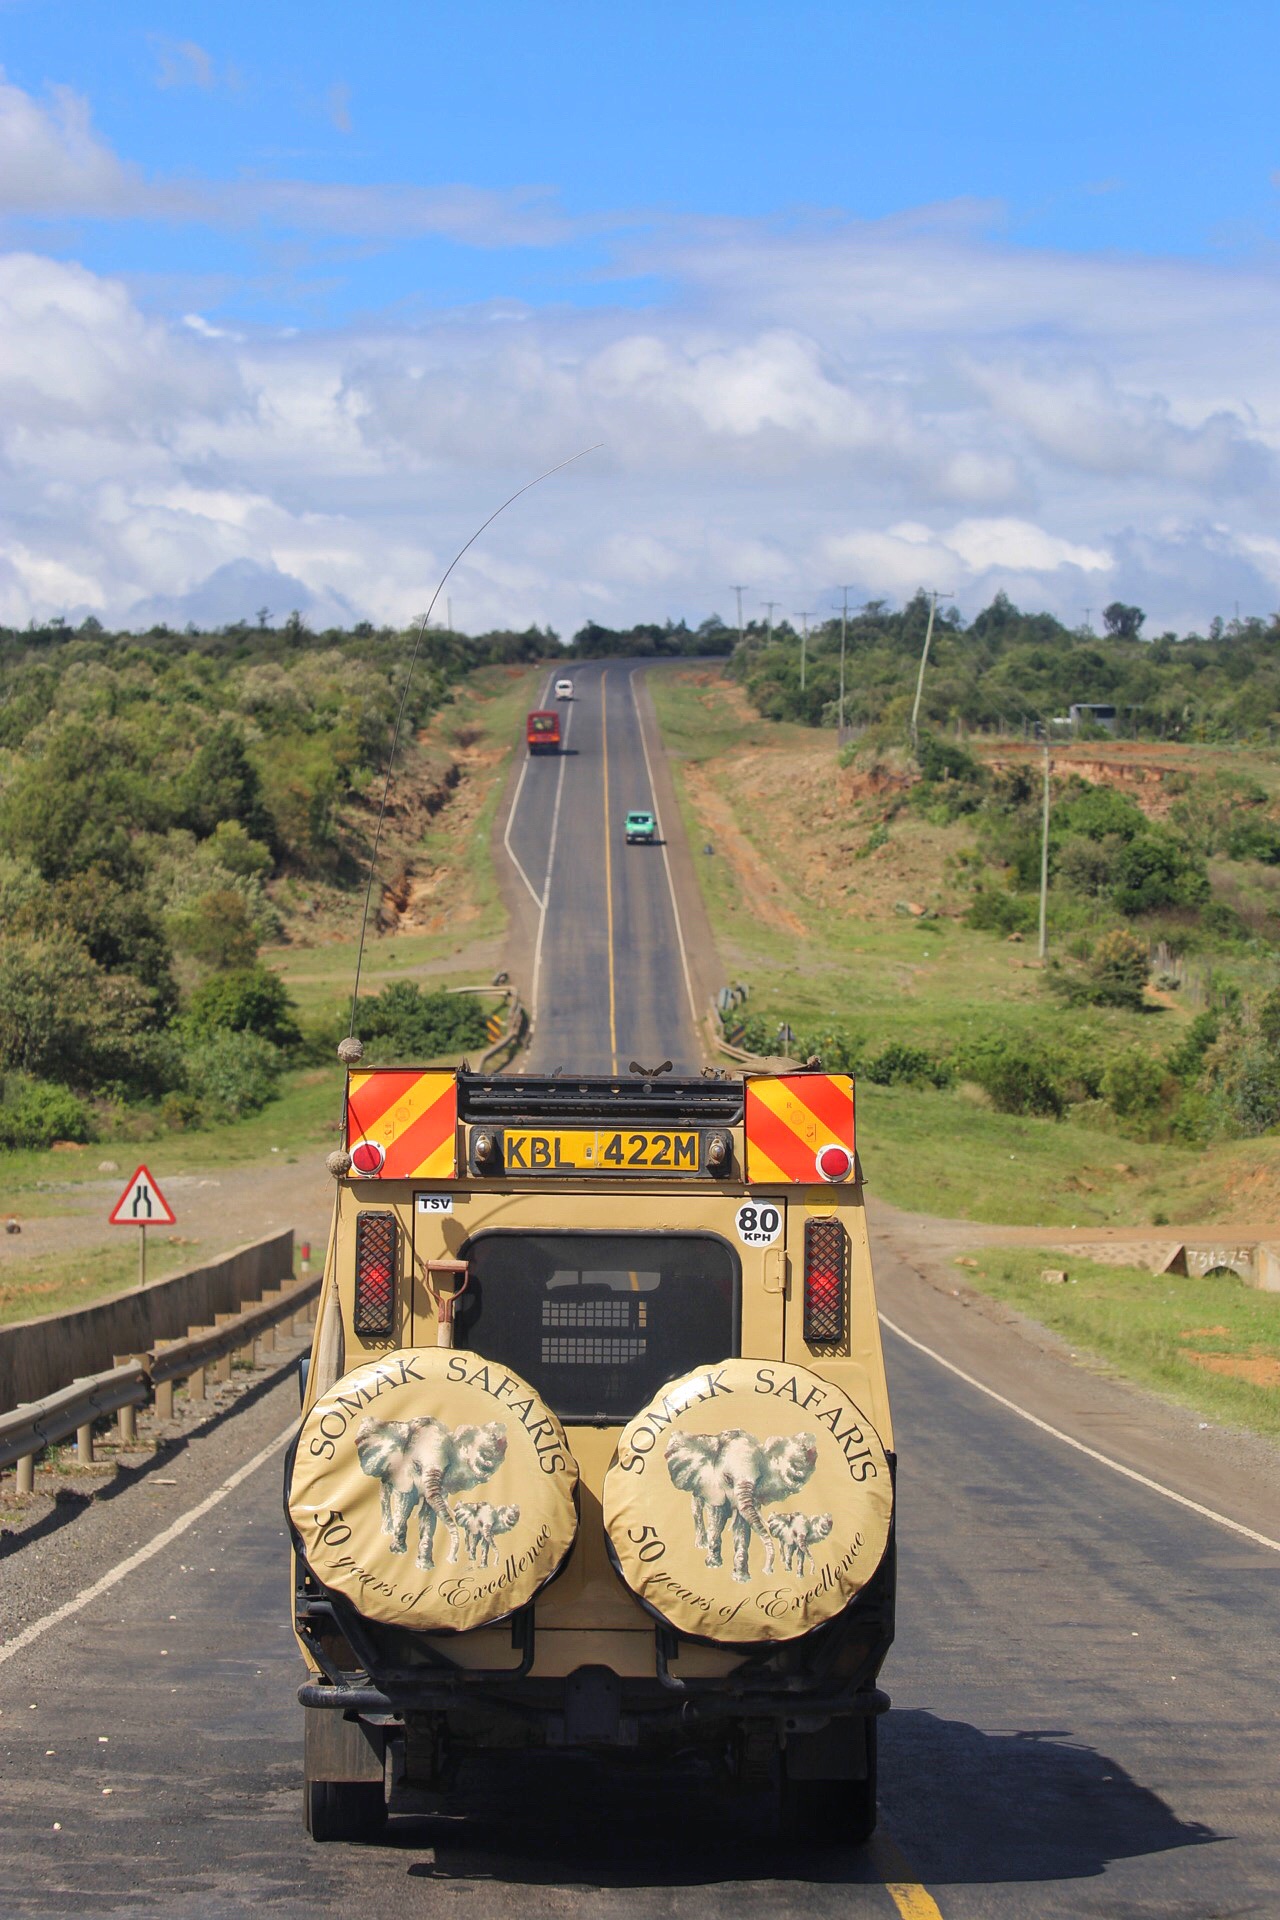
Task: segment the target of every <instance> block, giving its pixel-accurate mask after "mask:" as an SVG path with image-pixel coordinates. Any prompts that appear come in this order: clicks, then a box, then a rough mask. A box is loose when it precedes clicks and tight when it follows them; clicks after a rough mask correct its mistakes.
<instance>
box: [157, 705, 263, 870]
mask: <svg viewBox="0 0 1280 1920" xmlns="http://www.w3.org/2000/svg"><path fill="white" fill-rule="evenodd" d="M178 800H179V806H180V810H181V816H180V817H181V824H182V825H183V826H188V827H190V828H191V830H192V832H193V833H196V834H199V835H200V837H201V838H202V839H205V838H207V837H208V836H209V835H210V834H212V833H214V832H215V831H216V830H217V827H218V823H219V821H222V820H238V821H239V822H240V824H241V826H242V827H243V828H244V829H245V832H246V833H247V834H248V835H249V836H250V837H251V838H252V839H254V840H261V841H263V842H265V843H266V844H267V845H268V846H270V845H272V844H273V843H274V840H275V825H274V822H273V821H272V819H271V816H270V814H269V813H268V812H267V809H266V807H265V806H264V805H263V802H262V782H261V780H260V778H259V776H258V771H257V769H256V767H255V766H254V765H253V763H252V761H251V760H250V759H249V755H248V752H247V751H246V748H245V744H244V736H243V734H242V733H241V731H240V729H239V727H238V726H236V724H235V722H234V721H231V720H223V721H220V722H219V723H218V725H217V726H215V727H214V729H213V731H212V732H211V734H210V735H209V738H208V739H207V740H206V741H205V743H204V745H203V746H202V747H201V748H200V750H199V752H198V753H197V754H196V757H195V759H194V760H193V761H192V763H191V766H190V768H189V770H188V771H187V772H186V773H185V774H184V775H183V776H182V777H181V779H180V780H179V782H178Z"/></svg>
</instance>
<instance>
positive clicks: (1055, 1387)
mask: <svg viewBox="0 0 1280 1920" xmlns="http://www.w3.org/2000/svg"><path fill="white" fill-rule="evenodd" d="M867 1212H868V1219H869V1225H870V1229H871V1240H872V1247H873V1250H874V1254H875V1267H876V1290H877V1295H878V1298H879V1303H880V1308H881V1311H882V1313H883V1314H884V1315H885V1316H886V1318H887V1319H888V1320H890V1321H892V1322H894V1323H895V1324H896V1325H898V1326H900V1327H901V1328H902V1329H903V1331H904V1332H905V1333H907V1334H909V1335H910V1336H911V1337H912V1338H913V1339H915V1340H917V1341H919V1342H921V1343H922V1344H923V1345H925V1346H927V1347H929V1348H931V1349H932V1350H933V1351H934V1352H936V1353H939V1354H941V1355H943V1356H944V1357H945V1358H946V1359H947V1360H949V1361H950V1362H951V1363H952V1364H953V1365H954V1366H956V1367H959V1368H961V1369H962V1370H963V1371H964V1372H966V1373H968V1374H971V1375H972V1376H973V1377H974V1379H976V1380H979V1381H981V1382H982V1384H983V1385H984V1386H986V1387H989V1388H991V1389H992V1390H993V1391H994V1392H996V1393H998V1394H1002V1395H1004V1396H1005V1397H1006V1398H1008V1399H1009V1400H1011V1401H1013V1402H1014V1403H1015V1405H1016V1406H1018V1407H1020V1408H1022V1409H1025V1410H1026V1411H1027V1412H1028V1413H1030V1414H1032V1415H1033V1416H1034V1417H1035V1418H1036V1419H1038V1420H1041V1421H1044V1422H1046V1423H1047V1424H1048V1425H1050V1426H1052V1427H1056V1428H1058V1429H1060V1430H1061V1431H1062V1432H1063V1433H1065V1434H1067V1435H1069V1436H1070V1437H1071V1438H1072V1439H1074V1440H1077V1441H1078V1442H1079V1443H1080V1444H1081V1445H1083V1446H1086V1447H1091V1448H1094V1449H1096V1450H1097V1451H1098V1452H1100V1453H1103V1454H1105V1455H1107V1456H1108V1457H1109V1458H1111V1459H1113V1460H1115V1461H1117V1462H1118V1463H1119V1464H1120V1465H1122V1466H1125V1467H1127V1468H1129V1469H1130V1470H1131V1471H1132V1472H1134V1473H1139V1474H1142V1475H1145V1476H1147V1477H1148V1478H1150V1479H1152V1480H1154V1481H1157V1482H1159V1483H1160V1485H1162V1486H1165V1487H1168V1488H1170V1489H1171V1490H1172V1491H1173V1492H1175V1493H1178V1494H1181V1495H1182V1496H1183V1498H1184V1499H1189V1500H1193V1501H1197V1502H1199V1503H1200V1504H1201V1505H1203V1506H1206V1507H1210V1508H1212V1509H1213V1510H1214V1511H1215V1512H1218V1513H1221V1514H1223V1515H1225V1516H1226V1517H1227V1518H1229V1519H1231V1520H1234V1521H1236V1522H1237V1523H1238V1524H1240V1525H1242V1526H1245V1527H1249V1528H1252V1529H1254V1530H1256V1531H1257V1532H1259V1533H1263V1534H1266V1535H1268V1536H1269V1537H1270V1538H1272V1539H1277V1538H1280V1473H1277V1468H1280V1447H1278V1446H1276V1445H1275V1444H1274V1443H1272V1442H1271V1441H1269V1440H1266V1439H1264V1438H1262V1437H1261V1436H1259V1435H1256V1434H1252V1433H1248V1432H1245V1431H1244V1430H1242V1429H1240V1428H1235V1427H1224V1426H1218V1425H1207V1424H1205V1423H1204V1422H1202V1421H1201V1420H1200V1418H1199V1417H1198V1416H1197V1415H1196V1414H1195V1413H1194V1412H1192V1411H1191V1410H1190V1409H1188V1408H1184V1407H1181V1406H1178V1405H1177V1404H1175V1403H1173V1402H1171V1401H1167V1400H1165V1399H1163V1398H1161V1397H1160V1396H1159V1395H1157V1394H1154V1393H1150V1392H1147V1391H1146V1390H1145V1389H1143V1388H1141V1387H1136V1386H1133V1385H1132V1384H1130V1383H1129V1382H1128V1381H1126V1380H1123V1379H1121V1378H1120V1377H1119V1376H1117V1375H1115V1374H1113V1373H1111V1372H1109V1371H1108V1370H1106V1369H1105V1368H1104V1366H1103V1365H1102V1363H1101V1362H1099V1361H1098V1360H1096V1359H1094V1358H1093V1357H1092V1356H1090V1355H1087V1354H1077V1353H1075V1352H1073V1351H1072V1349H1071V1348H1070V1347H1068V1346H1067V1344H1066V1343H1065V1342H1064V1341H1062V1340H1060V1339H1059V1338H1058V1337H1057V1336H1056V1335H1055V1334H1053V1333H1051V1332H1049V1331H1048V1329H1046V1328H1044V1327H1042V1326H1039V1325H1037V1323H1036V1322H1035V1321H1033V1320H1030V1319H1027V1318H1026V1317H1025V1316H1023V1315H1021V1314H1019V1313H1016V1312H1014V1311H1013V1310H1011V1309H1010V1308H1008V1307H1006V1306H1004V1305H1002V1304H1001V1303H1000V1302H998V1301H996V1300H992V1299H990V1298H989V1297H987V1296H986V1295H984V1294H981V1293H978V1292H976V1291H975V1290H974V1289H972V1288H970V1287H966V1286H965V1285H964V1283H963V1282H962V1280H961V1279H960V1278H959V1277H958V1276H957V1273H956V1269H955V1267H954V1265H952V1264H951V1263H950V1255H949V1253H948V1252H947V1251H946V1250H944V1249H942V1248H941V1247H940V1246H939V1244H938V1239H937V1235H936V1233H935V1232H932V1231H921V1232H918V1233H917V1232H913V1228H912V1222H911V1219H910V1216H909V1215H904V1214H900V1213H897V1212H896V1210H893V1209H890V1208H887V1207H885V1206H883V1205H877V1204H876V1203H875V1202H874V1201H870V1202H869V1203H868V1208H867ZM922 1224H923V1223H922ZM934 1224H936V1223H930V1225H931V1226H933V1225H934ZM968 1224H969V1223H960V1225H961V1226H964V1227H966V1228H967V1226H968ZM988 1231H989V1230H988ZM960 1244H962V1242H960V1241H959V1240H957V1245H960ZM889 1360H890V1366H891V1365H892V1343H890V1347H889ZM890 1385H891V1386H892V1376H891V1379H890ZM897 1440H898V1447H899V1451H900V1453H901V1454H902V1455H903V1456H904V1457H909V1453H910V1435H909V1434H901V1433H900V1434H899V1435H898V1436H897ZM1223 1546H1224V1551H1229V1550H1230V1536H1229V1535H1228V1534H1226V1533H1225V1532H1224V1534H1223Z"/></svg>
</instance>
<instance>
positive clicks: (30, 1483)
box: [18, 1453, 36, 1493]
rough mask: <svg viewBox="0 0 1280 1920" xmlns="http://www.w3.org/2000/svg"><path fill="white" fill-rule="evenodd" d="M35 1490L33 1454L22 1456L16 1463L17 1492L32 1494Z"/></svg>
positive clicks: (34, 1460)
mask: <svg viewBox="0 0 1280 1920" xmlns="http://www.w3.org/2000/svg"><path fill="white" fill-rule="evenodd" d="M35 1488H36V1457H35V1455H34V1453H28V1454H24V1455H23V1457H22V1459H21V1460H19V1462H18V1492H19V1493H34V1492H35Z"/></svg>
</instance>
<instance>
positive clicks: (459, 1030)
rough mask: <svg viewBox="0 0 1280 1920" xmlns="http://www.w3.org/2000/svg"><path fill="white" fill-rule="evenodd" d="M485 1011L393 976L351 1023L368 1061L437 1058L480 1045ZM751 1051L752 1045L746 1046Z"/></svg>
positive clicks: (468, 999)
mask: <svg viewBox="0 0 1280 1920" xmlns="http://www.w3.org/2000/svg"><path fill="white" fill-rule="evenodd" d="M485 1021H486V1013H485V1009H484V1007H483V1006H481V1004H480V1002H479V1001H478V1000H477V999H475V998H474V996H473V995H471V994H469V993H426V992H424V991H423V989H422V988H421V987H419V986H417V985H416V984H415V983H414V982H413V981H412V980H397V981H395V982H393V984H392V985H391V986H389V987H384V988H383V989H382V992H381V993H378V994H372V995H370V997H369V998H368V999H365V1000H362V1001H361V1002H360V1003H359V1006H358V1007H357V1009H356V1026H357V1028H358V1031H359V1033H360V1037H361V1039H362V1040H363V1041H364V1042H365V1052H366V1058H367V1059H368V1060H369V1062H370V1064H378V1065H386V1064H388V1063H390V1062H392V1061H395V1060H437V1059H439V1058H440V1057H441V1056H442V1055H444V1054H449V1053H464V1052H466V1051H467V1050H468V1049H469V1048H473V1047H482V1046H483V1045H484V1044H485V1040H486V1038H487V1033H486V1027H485ZM751 1051H753V1052H754V1048H752V1049H751Z"/></svg>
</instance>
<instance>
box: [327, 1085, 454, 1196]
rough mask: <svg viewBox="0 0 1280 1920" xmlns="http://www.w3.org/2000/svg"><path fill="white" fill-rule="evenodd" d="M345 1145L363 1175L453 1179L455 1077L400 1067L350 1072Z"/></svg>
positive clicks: (412, 1178) (410, 1178) (352, 1161)
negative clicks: (363, 1148) (363, 1149)
mask: <svg viewBox="0 0 1280 1920" xmlns="http://www.w3.org/2000/svg"><path fill="white" fill-rule="evenodd" d="M347 1147H348V1149H349V1151H350V1153H351V1170H352V1172H353V1173H355V1174H358V1175H361V1176H362V1177H364V1178H366V1179H378V1180H418V1179H430V1180H453V1179H456V1177H457V1172H458V1082H457V1078H456V1076H455V1075H454V1074H452V1073H423V1072H421V1071H420V1070H417V1069H414V1068H399V1067H383V1068H378V1067H375V1068H372V1069H370V1070H369V1071H367V1072H364V1073H352V1074H350V1075H349V1076H348V1078H347ZM362 1147H366V1148H367V1149H368V1150H367V1151H365V1152H363V1153H362V1152H361V1151H360V1149H361V1148H362ZM379 1156H381V1157H379Z"/></svg>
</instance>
